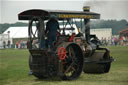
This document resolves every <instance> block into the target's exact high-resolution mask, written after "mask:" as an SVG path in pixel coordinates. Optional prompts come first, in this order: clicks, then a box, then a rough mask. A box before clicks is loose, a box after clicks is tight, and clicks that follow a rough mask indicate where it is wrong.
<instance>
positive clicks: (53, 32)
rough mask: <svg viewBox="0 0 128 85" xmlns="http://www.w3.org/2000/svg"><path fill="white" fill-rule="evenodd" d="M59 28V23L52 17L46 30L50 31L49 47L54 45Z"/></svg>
mask: <svg viewBox="0 0 128 85" xmlns="http://www.w3.org/2000/svg"><path fill="white" fill-rule="evenodd" d="M57 30H60V28H59V23H58V21H57V20H56V19H55V17H51V18H50V19H49V21H48V22H47V24H46V31H45V33H46V34H47V33H48V48H51V47H52V43H53V42H54V41H55V40H56V35H57Z"/></svg>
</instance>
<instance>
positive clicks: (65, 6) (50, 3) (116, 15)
mask: <svg viewBox="0 0 128 85" xmlns="http://www.w3.org/2000/svg"><path fill="white" fill-rule="evenodd" d="M84 5H87V6H91V11H93V12H98V13H100V14H101V19H118V20H120V19H126V20H127V21H128V0H0V23H15V22H17V21H18V16H17V15H18V13H20V12H22V11H24V10H28V9H57V10H81V11H82V7H83V6H84Z"/></svg>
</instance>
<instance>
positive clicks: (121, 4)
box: [84, 0, 128, 20]
mask: <svg viewBox="0 0 128 85" xmlns="http://www.w3.org/2000/svg"><path fill="white" fill-rule="evenodd" d="M84 6H90V8H91V11H93V12H98V13H100V14H101V19H117V20H120V19H126V20H128V11H127V9H128V1H126V0H108V1H107V0H106V1H105V0H102V1H101V0H89V1H86V2H85V3H84Z"/></svg>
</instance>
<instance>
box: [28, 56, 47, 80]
mask: <svg viewBox="0 0 128 85" xmlns="http://www.w3.org/2000/svg"><path fill="white" fill-rule="evenodd" d="M32 64H33V59H32V56H31V55H30V56H29V68H30V71H31V72H32V75H34V76H35V77H37V78H38V79H44V78H46V77H44V76H43V75H42V74H41V73H40V72H33V70H35V69H33V66H32Z"/></svg>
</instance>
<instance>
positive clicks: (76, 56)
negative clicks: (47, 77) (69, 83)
mask: <svg viewBox="0 0 128 85" xmlns="http://www.w3.org/2000/svg"><path fill="white" fill-rule="evenodd" d="M80 53H81V52H78V48H76V47H75V46H74V45H69V46H68V47H67V48H66V58H65V60H63V63H64V68H63V69H64V75H63V76H61V78H62V79H63V80H73V79H76V78H78V77H79V76H80V74H81V72H82V68H83V57H82V56H81V54H80Z"/></svg>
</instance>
